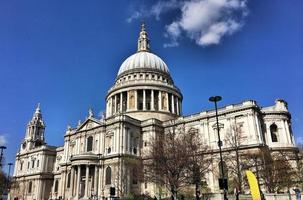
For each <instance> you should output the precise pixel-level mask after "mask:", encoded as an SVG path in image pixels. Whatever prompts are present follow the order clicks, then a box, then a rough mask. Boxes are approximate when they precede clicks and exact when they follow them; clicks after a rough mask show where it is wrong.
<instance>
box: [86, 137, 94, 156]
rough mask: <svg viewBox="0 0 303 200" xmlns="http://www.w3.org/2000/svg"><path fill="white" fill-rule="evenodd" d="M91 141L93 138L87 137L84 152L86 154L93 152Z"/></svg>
mask: <svg viewBox="0 0 303 200" xmlns="http://www.w3.org/2000/svg"><path fill="white" fill-rule="evenodd" d="M93 141H94V138H93V136H89V137H88V138H87V142H86V151H87V152H89V151H92V150H93Z"/></svg>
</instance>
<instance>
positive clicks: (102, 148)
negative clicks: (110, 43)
mask: <svg viewBox="0 0 303 200" xmlns="http://www.w3.org/2000/svg"><path fill="white" fill-rule="evenodd" d="M182 99H183V97H182V94H181V92H180V90H179V89H178V87H176V86H175V85H174V82H173V79H172V77H171V76H170V74H169V70H168V68H167V66H166V64H165V63H164V61H163V60H162V59H161V58H159V57H158V56H156V55H155V54H152V53H151V52H150V45H149V39H148V35H147V33H146V31H145V27H144V26H142V29H141V32H140V36H139V39H138V51H137V52H136V53H135V54H134V55H132V56H130V57H129V58H128V59H126V60H125V61H124V62H123V64H122V65H121V67H120V70H119V73H118V76H117V78H116V80H115V83H114V85H113V87H111V88H110V89H109V91H108V94H107V96H106V113H105V116H102V117H101V118H97V117H94V115H93V112H92V111H91V110H90V111H89V113H88V116H87V118H86V120H85V121H83V122H80V123H79V124H78V126H77V127H68V128H67V130H66V132H65V135H64V146H62V147H52V146H48V145H46V143H45V140H44V129H45V126H44V122H43V120H42V115H41V111H40V108H39V107H38V108H37V110H36V112H35V113H34V116H33V119H32V120H31V121H30V123H29V125H28V127H27V131H26V137H25V139H24V141H23V142H22V144H21V148H20V151H19V152H18V153H17V156H16V164H15V170H14V180H15V182H16V187H15V188H12V190H11V192H10V198H11V199H29V200H34V199H35V200H38V199H58V198H63V199H67V200H71V199H94V198H99V199H106V198H109V197H110V188H115V196H116V197H121V196H125V195H126V194H129V193H147V194H149V195H151V196H157V195H158V193H157V187H156V186H155V185H154V184H151V183H145V182H139V181H138V180H136V175H135V174H134V173H136V172H135V170H134V163H136V161H138V160H140V159H141V158H142V154H143V153H144V151H145V150H146V149H147V148H148V146H149V141H150V138H151V137H153V136H155V135H157V134H161V133H164V132H165V131H167V130H169V129H171V128H172V127H180V126H182V127H184V128H185V130H186V131H188V130H190V129H195V130H197V131H198V132H199V134H201V138H202V140H203V142H204V143H205V144H206V145H208V146H209V147H210V149H211V150H212V151H213V152H215V155H214V156H215V157H216V156H217V153H218V146H217V141H218V138H217V134H216V132H215V131H216V130H215V129H214V128H213V127H214V125H215V123H216V122H215V111H214V110H209V111H203V112H200V113H197V114H193V115H189V116H182ZM218 114H219V123H220V125H222V128H221V130H220V133H221V137H222V138H221V139H222V140H223V143H224V141H225V140H226V138H225V136H226V135H227V133H228V132H230V131H231V129H232V127H233V126H237V127H240V129H241V132H242V136H243V138H242V139H243V143H242V147H241V148H243V150H251V149H259V148H263V147H266V148H268V149H270V150H275V149H281V148H282V149H286V150H289V151H291V152H293V151H296V147H295V144H294V136H293V133H292V130H291V115H290V113H289V112H288V108H287V103H286V102H285V101H283V100H276V102H275V104H274V105H273V106H271V107H265V108H262V107H260V106H258V105H257V103H256V102H255V101H253V100H248V101H243V102H242V103H239V104H233V105H228V106H225V107H222V108H219V110H218ZM230 149H231V147H230V146H228V145H226V143H224V145H223V151H225V152H228V151H230ZM217 166H218V165H217V161H216V160H215V161H214V163H213V165H212V170H211V171H210V172H209V173H208V174H207V176H206V180H205V181H206V182H207V184H208V187H209V188H210V190H211V192H219V191H220V190H219V186H218V181H217V180H218V171H219V169H218V167H217Z"/></svg>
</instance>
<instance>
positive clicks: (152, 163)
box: [144, 127, 188, 199]
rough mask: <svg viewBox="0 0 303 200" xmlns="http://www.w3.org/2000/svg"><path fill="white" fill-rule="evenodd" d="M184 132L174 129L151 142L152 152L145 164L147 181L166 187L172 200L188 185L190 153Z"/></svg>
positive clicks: (149, 153)
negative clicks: (187, 174)
mask: <svg viewBox="0 0 303 200" xmlns="http://www.w3.org/2000/svg"><path fill="white" fill-rule="evenodd" d="M184 141H186V134H184V132H182V131H181V132H178V133H176V130H175V128H174V127H172V128H170V129H169V130H168V131H167V133H164V134H160V135H157V136H156V137H155V138H153V139H152V140H151V142H150V151H149V152H148V155H147V157H146V158H145V162H144V176H145V180H147V181H150V182H154V183H156V184H160V185H164V186H165V187H166V188H167V189H168V190H169V191H170V192H171V197H172V199H177V195H178V191H179V189H180V188H181V187H184V186H185V185H186V175H185V172H186V167H187V165H188V152H187V147H186V143H185V142H184Z"/></svg>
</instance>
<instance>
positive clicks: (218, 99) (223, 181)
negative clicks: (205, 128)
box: [209, 96, 228, 200]
mask: <svg viewBox="0 0 303 200" xmlns="http://www.w3.org/2000/svg"><path fill="white" fill-rule="evenodd" d="M221 100H222V97H220V96H212V97H209V101H210V102H214V103H215V110H216V122H217V124H216V125H217V133H218V146H219V153H220V163H221V165H220V167H221V175H222V177H221V180H222V182H221V184H222V185H223V191H224V200H227V199H228V198H227V194H226V193H227V191H226V190H227V180H226V181H225V176H224V168H223V158H222V141H221V138H220V127H219V120H218V107H217V102H219V101H221ZM219 183H220V179H219ZM220 189H222V188H220Z"/></svg>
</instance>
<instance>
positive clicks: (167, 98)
mask: <svg viewBox="0 0 303 200" xmlns="http://www.w3.org/2000/svg"><path fill="white" fill-rule="evenodd" d="M165 94H166V102H165V103H166V111H168V112H169V103H168V101H169V96H168V92H166V93H165Z"/></svg>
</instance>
